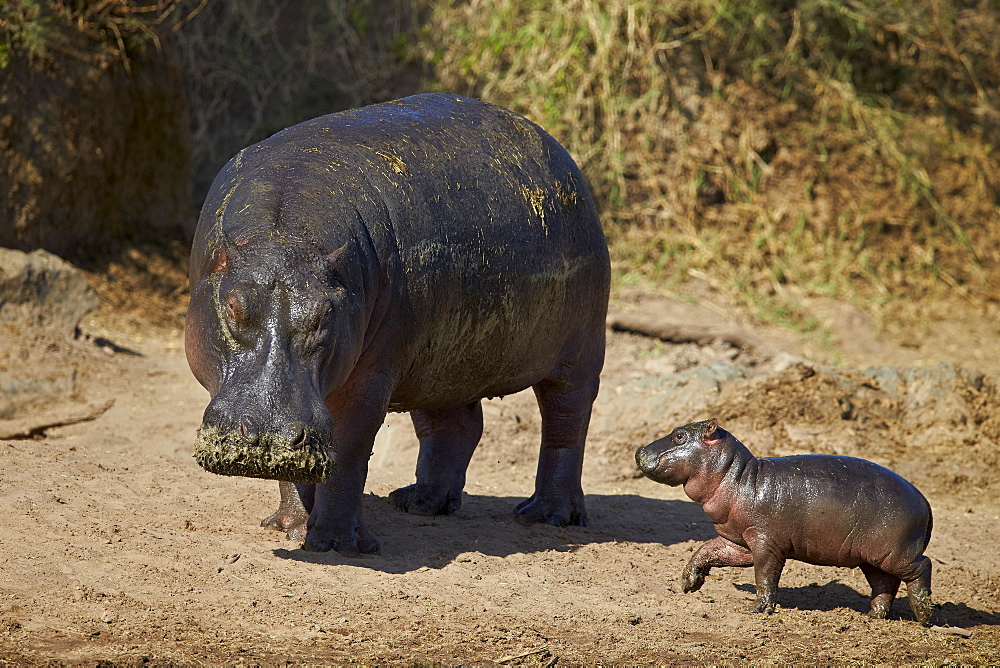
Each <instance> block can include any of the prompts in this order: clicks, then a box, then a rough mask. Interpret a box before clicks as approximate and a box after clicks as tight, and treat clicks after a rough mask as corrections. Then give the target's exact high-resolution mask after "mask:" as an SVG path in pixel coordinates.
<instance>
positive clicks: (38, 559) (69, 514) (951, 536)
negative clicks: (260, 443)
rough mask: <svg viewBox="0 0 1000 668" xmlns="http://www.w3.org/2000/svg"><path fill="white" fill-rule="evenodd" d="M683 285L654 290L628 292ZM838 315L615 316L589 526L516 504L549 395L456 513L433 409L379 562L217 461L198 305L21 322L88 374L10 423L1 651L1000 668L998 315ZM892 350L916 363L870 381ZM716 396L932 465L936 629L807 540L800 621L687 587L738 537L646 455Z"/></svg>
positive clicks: (724, 590) (795, 586) (7, 364)
mask: <svg viewBox="0 0 1000 668" xmlns="http://www.w3.org/2000/svg"><path fill="white" fill-rule="evenodd" d="M658 303H659V302H658V301H657V300H656V299H645V298H644V297H642V296H635V295H632V296H627V295H626V296H624V297H620V298H619V299H618V300H617V302H616V307H618V308H622V309H646V310H655V309H656V308H658V307H657V304H658ZM704 303H707V302H704ZM710 310H711V309H710ZM722 310H723V311H724V309H722ZM719 311H720V309H715V310H714V311H712V312H713V313H715V314H716V315H715V316H714V317H719V315H718V312H719ZM816 312H817V313H820V314H827V316H828V322H829V324H830V331H831V332H832V335H833V337H834V339H835V340H834V342H833V344H832V345H831V346H827V347H821V348H820V349H817V348H816V344H815V342H810V341H805V340H799V339H797V338H795V337H793V336H791V335H788V334H780V333H774V332H753V334H754V335H755V336H759V337H761V338H760V342H761V343H760V345H759V346H756V347H744V348H736V347H733V346H732V345H728V344H726V343H724V342H720V341H716V342H714V343H708V344H704V345H698V344H695V343H678V344H672V343H664V342H662V341H658V340H655V339H651V338H647V337H643V336H639V335H636V334H631V333H622V332H612V333H611V335H610V338H609V347H608V359H607V365H606V370H605V374H604V377H603V385H602V391H601V395H600V397H599V399H598V402H597V404H596V407H595V412H594V418H593V421H592V426H591V437H590V440H589V444H588V456H587V461H586V465H585V470H584V490H585V492H586V494H587V499H586V500H587V508H588V511H589V518H590V525H589V526H588V527H586V528H578V527H571V528H564V529H558V528H554V527H549V526H531V527H524V526H521V525H519V524H518V523H516V522H515V521H514V519H513V516H512V513H511V511H512V508H513V507H514V505H515V504H516V503H517V502H518V501H520V500H521V499H523V498H526V497H527V496H528V495H529V494H530V492H531V490H532V484H533V478H534V472H535V465H536V457H537V447H538V446H537V442H538V429H539V424H538V416H537V410H536V408H535V406H534V399H533V397H532V395H531V393H530V392H523V393H520V394H518V395H514V396H510V397H507V398H504V399H503V400H499V399H498V400H492V401H489V402H486V408H485V413H486V432H485V434H484V437H483V440H482V443H481V445H480V446H479V449H478V451H477V453H476V455H475V457H474V458H473V462H472V465H471V469H470V472H469V483H468V486H467V488H466V495H465V497H464V500H463V505H462V507H461V509H460V510H459V511H458V512H457V513H455V514H454V515H452V516H447V517H438V518H426V517H417V516H411V515H406V514H403V513H401V512H399V511H397V510H396V509H395V508H394V507H392V506H391V505H390V504H389V502H388V501H387V495H388V494H389V492H390V491H392V490H393V489H395V488H396V487H399V486H402V485H405V484H409V483H410V482H412V477H413V469H414V465H415V460H416V441H415V439H414V437H413V436H412V434H411V432H410V428H409V420H408V418H407V417H406V416H401V415H394V416H390V419H389V420H388V421H387V424H386V427H385V428H384V429H383V431H382V432H381V433H380V435H379V438H378V441H377V442H376V447H375V452H374V455H373V460H372V466H371V473H370V475H369V479H368V486H367V491H368V495H367V496H366V498H365V500H364V503H363V508H364V513H365V515H366V518H367V523H368V526H369V528H370V529H371V530H372V532H373V533H374V534H375V536H376V537H377V538H378V539H379V541H380V542H381V545H382V553H381V555H379V556H366V557H360V558H354V559H349V558H344V557H341V556H339V555H337V554H335V553H328V554H315V553H309V552H304V551H303V550H301V549H300V546H299V544H298V543H296V542H293V541H289V540H286V539H285V537H284V536H283V535H282V534H280V533H278V532H275V531H273V530H269V529H264V528H261V527H260V526H259V521H260V520H261V519H262V518H264V517H265V516H267V515H269V514H270V513H271V512H273V510H274V509H275V507H276V504H277V484H276V483H274V482H271V481H263V480H251V479H242V478H226V477H220V476H215V475H212V474H209V473H206V472H204V471H203V470H201V469H200V468H199V467H198V466H197V464H196V463H195V462H194V460H193V459H192V457H191V454H192V449H193V439H194V432H195V429H196V427H197V426H198V424H199V421H200V417H201V413H202V411H203V410H204V408H205V405H206V403H207V399H208V395H207V393H206V392H205V391H204V390H203V389H202V388H201V387H200V386H199V385H198V384H197V383H196V382H195V380H194V378H193V377H192V376H191V374H190V372H189V371H188V368H187V363H186V361H185V358H184V354H183V348H182V345H183V342H182V337H181V333H180V330H179V329H178V328H177V327H176V326H174V327H171V326H169V325H163V323H162V322H161V323H160V324H159V325H157V326H154V325H151V324H149V323H148V322H144V321H142V320H141V319H137V318H136V317H135V316H127V317H126V316H122V315H120V314H115V313H113V312H109V311H108V310H104V311H99V312H98V313H97V314H95V315H93V316H89V317H88V318H87V319H86V320H85V322H84V323H83V325H82V329H83V331H84V333H85V334H86V336H84V337H82V338H80V339H77V340H75V341H63V340H45V339H41V340H38V339H34V338H31V337H32V336H34V335H29V334H26V333H25V332H15V333H11V332H8V336H7V338H6V339H4V341H5V345H6V346H7V350H6V352H5V354H4V355H3V356H2V362H3V367H4V369H5V370H6V372H8V373H17V372H18V371H23V372H24V373H29V374H30V373H32V372H34V373H35V375H38V374H41V375H42V376H45V369H49V370H51V372H52V373H51V374H50V376H52V374H55V375H54V376H52V377H50V378H49V381H51V382H52V383H54V384H56V385H54V386H57V385H58V382H61V381H60V378H63V379H64V380H65V382H66V383H68V384H69V387H70V390H68V391H67V392H66V393H65V396H66V399H65V401H61V402H57V403H56V404H51V405H40V406H35V407H34V408H33V409H32V410H29V411H23V410H22V411H21V412H20V413H19V415H20V416H21V417H20V418H11V419H8V420H6V421H3V420H0V433H6V434H7V435H8V436H16V435H18V433H20V434H22V435H29V436H30V437H27V438H23V437H19V438H9V439H7V440H0V458H2V459H0V479H2V484H0V554H2V557H3V558H2V560H0V663H2V664H7V663H10V664H46V663H59V664H100V665H133V664H143V663H154V664H167V663H179V664H194V665H197V664H278V663H286V662H287V663H293V664H326V663H357V664H409V665H431V664H444V665H454V664H480V665H496V664H504V665H537V666H541V665H553V664H555V663H559V664H607V663H633V664H635V663H659V664H663V663H710V664H734V665H735V664H745V663H748V662H753V661H759V662H796V663H807V664H815V663H832V662H838V663H840V662H850V663H874V662H878V663H884V662H888V663H919V664H925V665H943V664H958V663H963V664H991V663H992V664H995V663H997V662H1000V591H998V587H1000V556H998V554H997V550H996V548H995V543H996V541H995V538H994V537H995V532H996V527H997V522H998V520H1000V498H998V496H997V490H998V489H1000V476H998V471H1000V464H998V462H997V454H996V449H997V441H998V438H997V431H998V430H997V423H996V420H997V418H996V417H994V415H997V414H1000V411H998V410H997V408H998V406H1000V401H998V399H997V393H996V391H995V386H994V385H993V381H992V379H993V378H995V377H996V375H995V374H996V372H997V368H996V366H995V365H996V364H997V360H996V359H995V351H996V350H997V349H998V347H997V346H998V343H1000V332H998V331H997V326H996V324H995V322H996V320H995V319H994V318H993V315H995V314H989V313H987V314H979V315H969V314H968V313H967V312H966V314H965V315H966V317H977V318H980V321H979V324H978V325H976V324H974V323H971V324H970V323H969V322H966V323H965V324H963V323H962V322H958V321H956V320H955V319H948V318H941V320H940V324H941V326H940V327H932V328H930V329H928V330H927V331H925V332H923V333H921V334H917V335H915V337H912V338H915V342H914V343H909V344H908V343H906V341H903V342H902V343H900V341H901V337H898V336H897V337H895V338H891V337H890V339H885V340H883V339H881V338H879V337H878V336H877V335H876V334H875V333H874V330H872V328H871V327H870V326H869V325H868V324H867V322H866V320H865V318H864V316H863V315H861V314H860V313H858V312H857V311H855V310H852V309H851V308H850V307H847V306H844V305H838V304H817V305H816ZM706 313H708V312H707V311H706ZM702 315H704V317H706V318H710V317H712V316H711V314H708V315H705V314H702ZM963 333H964V338H960V336H962V335H963ZM15 334H16V335H17V336H15ZM949 346H950V347H949ZM32 351H33V352H32ZM39 351H44V354H43V353H40V352H39ZM803 355H808V356H809V357H810V358H811V359H814V360H820V361H821V362H827V363H830V364H826V363H824V364H815V363H804V362H803V361H802V359H801V357H802V356H803ZM949 361H950V362H954V363H958V365H959V366H957V367H956V366H949V365H947V364H946V365H944V366H941V365H940V363H941V362H949ZM833 363H836V364H833ZM46 364H47V365H48V366H46ZM870 364H881V365H885V364H895V365H899V366H897V367H893V368H894V369H895V371H893V370H891V369H890V370H886V369H883V370H882V371H879V372H874V375H873V374H872V373H869V374H868V375H865V372H864V369H865V368H866V367H867V366H868V365H870ZM963 366H964V367H968V368H970V369H972V371H968V370H966V371H963V370H962V369H961V368H959V367H963ZM913 369H923V370H929V371H926V374H929V375H922V374H924V373H925V372H913V371H912V370H913ZM976 370H978V371H979V372H985V375H983V374H982V373H976V372H975V371H976ZM60 374H62V375H61V376H60ZM921 388H922V389H921ZM112 400H113V402H114V403H113V405H111V407H110V408H108V409H107V410H106V412H104V413H103V414H100V415H99V416H98V417H93V416H94V415H95V414H97V413H100V411H101V410H103V409H104V408H105V407H106V406H107V404H108V402H110V401H112ZM24 416H28V417H24ZM712 416H716V417H718V418H719V419H720V420H721V421H722V424H723V426H725V427H727V428H728V429H730V430H731V431H732V432H733V433H735V434H736V435H737V436H738V437H740V438H741V440H743V441H744V443H746V444H747V445H748V447H750V448H751V449H752V450H754V451H755V452H756V453H758V454H761V455H766V454H791V453H793V452H843V453H847V454H856V455H860V456H866V457H868V458H871V459H874V460H876V461H879V462H881V463H884V464H888V465H890V466H893V467H894V468H896V469H897V470H899V471H900V472H902V473H904V475H906V476H907V477H909V478H910V479H911V480H912V481H913V482H914V483H916V484H917V485H918V486H919V487H921V489H922V490H923V491H924V492H925V494H926V495H927V496H928V498H929V500H930V502H931V504H932V506H933V509H934V517H935V521H934V536H933V538H932V540H931V543H930V546H929V548H928V550H927V554H928V556H930V558H931V559H932V560H933V565H934V583H933V597H934V600H935V602H936V604H937V610H936V612H935V617H934V624H935V627H934V628H924V627H921V626H920V625H918V624H917V623H916V622H915V621H913V616H912V613H911V612H910V610H909V607H908V605H907V603H906V600H905V597H900V598H898V599H897V600H896V603H895V605H894V607H893V614H892V618H891V619H888V620H870V619H868V618H867V616H866V615H865V612H866V610H867V604H868V601H867V596H868V590H867V585H866V583H865V581H864V578H863V576H862V575H861V573H860V572H859V571H857V570H852V569H843V568H833V567H818V566H811V565H808V564H803V563H799V562H789V563H788V565H787V567H786V569H785V571H784V575H783V577H782V580H781V589H780V592H779V602H780V605H779V609H778V611H777V613H776V614H774V615H772V616H761V615H757V614H753V613H750V612H749V608H750V606H751V604H752V601H753V596H754V594H753V574H752V571H751V570H750V569H737V568H729V569H716V570H715V571H713V573H712V574H711V576H710V577H709V578H708V580H707V581H706V584H705V586H704V587H703V588H702V590H701V591H699V592H697V593H692V594H683V593H682V592H681V589H680V585H679V576H680V572H681V568H682V567H683V566H684V564H685V563H686V561H687V559H689V558H690V556H691V553H692V551H693V550H694V549H695V548H696V546H697V545H699V544H700V543H701V542H702V541H704V540H707V539H709V538H711V537H712V536H713V535H714V531H713V529H712V526H711V524H710V523H708V522H707V521H706V519H705V517H704V515H703V514H702V511H701V509H700V507H699V506H697V505H696V504H694V503H692V502H690V501H689V500H688V499H687V498H686V497H685V496H684V494H683V492H682V491H681V490H679V489H676V488H669V487H666V486H664V485H658V484H656V483H653V482H652V481H650V480H647V479H644V478H642V477H638V474H637V471H636V468H635V465H634V462H633V459H632V456H633V454H632V453H633V452H634V450H635V448H636V447H638V446H641V445H644V444H645V443H647V442H648V441H649V440H651V439H653V438H656V437H658V436H660V435H662V434H664V433H665V432H666V431H668V430H669V429H670V428H671V427H673V426H676V425H677V424H682V423H685V422H690V421H693V420H700V419H707V418H708V417H712ZM8 417H9V416H8ZM82 417H89V418H92V419H86V420H83V421H80V422H76V423H74V424H67V425H64V426H57V427H46V426H45V425H46V424H51V423H54V422H69V421H72V419H73V418H82ZM18 419H20V422H18Z"/></svg>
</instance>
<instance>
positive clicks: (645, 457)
mask: <svg viewBox="0 0 1000 668" xmlns="http://www.w3.org/2000/svg"><path fill="white" fill-rule="evenodd" d="M635 463H636V464H638V465H639V468H640V469H641V470H642V471H643V473H650V472H651V471H655V470H656V469H657V468H658V467H659V466H660V457H659V456H658V455H657V453H656V452H651V451H650V450H649V449H648V448H639V449H638V450H636V451H635Z"/></svg>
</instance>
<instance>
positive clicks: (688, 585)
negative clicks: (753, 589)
mask: <svg viewBox="0 0 1000 668" xmlns="http://www.w3.org/2000/svg"><path fill="white" fill-rule="evenodd" d="M713 566H753V555H752V554H751V553H750V550H748V549H746V548H745V547H743V546H742V545H737V544H736V543H734V542H733V541H731V540H728V539H726V538H723V537H722V536H716V537H715V538H713V539H712V540H710V541H706V542H704V543H702V545H701V547H699V548H698V550H697V551H696V552H695V553H694V556H692V557H691V561H689V562H688V565H687V566H685V567H684V571H683V573H682V574H681V586H682V587H683V589H684V593H685V594H686V593H688V592H692V591H698V590H699V589H701V585H703V584H704V583H705V576H706V575H708V573H709V571H711V570H712V567H713Z"/></svg>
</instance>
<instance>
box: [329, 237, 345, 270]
mask: <svg viewBox="0 0 1000 668" xmlns="http://www.w3.org/2000/svg"><path fill="white" fill-rule="evenodd" d="M345 255H347V242H346V241H345V242H344V245H343V246H341V247H340V248H338V249H337V250H335V251H331V252H330V253H328V254H327V256H326V257H325V258H324V259H325V260H326V266H328V267H333V268H336V267H338V266H339V265H340V263H341V261H343V259H344V256H345Z"/></svg>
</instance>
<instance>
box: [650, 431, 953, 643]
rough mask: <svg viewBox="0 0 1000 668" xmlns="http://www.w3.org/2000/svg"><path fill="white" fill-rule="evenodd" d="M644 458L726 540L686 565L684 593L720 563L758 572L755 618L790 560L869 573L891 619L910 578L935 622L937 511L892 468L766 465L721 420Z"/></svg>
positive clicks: (770, 606) (653, 448) (656, 446)
mask: <svg viewBox="0 0 1000 668" xmlns="http://www.w3.org/2000/svg"><path fill="white" fill-rule="evenodd" d="M635 459H636V462H637V463H638V464H639V468H640V469H642V471H643V473H645V474H646V475H647V476H648V477H649V478H651V479H653V480H655V481H657V482H662V483H664V484H667V485H683V486H684V492H685V494H687V495H688V496H689V497H690V498H691V499H692V500H693V501H696V502H698V503H700V504H702V508H703V509H704V511H705V514H707V515H708V518H709V519H710V520H712V522H713V523H714V524H715V529H716V531H718V533H719V535H718V536H717V537H716V538H713V539H712V540H710V541H708V542H706V543H704V544H702V546H701V547H700V548H698V551H697V552H695V553H694V556H692V557H691V561H690V562H688V565H687V566H686V567H685V569H684V573H683V577H682V586H683V588H684V591H685V592H690V591H697V590H698V589H700V588H701V585H702V584H703V583H704V581H705V576H706V575H708V572H709V571H710V570H711V568H712V567H713V566H753V567H754V577H755V580H756V583H757V605H756V611H757V612H764V613H768V614H770V613H773V612H774V606H775V602H776V597H777V591H778V579H779V578H780V577H781V571H782V569H783V568H784V566H785V560H786V559H797V560H799V561H805V562H808V563H811V564H820V565H825V566H846V567H851V568H853V567H855V566H860V567H861V572H862V573H864V575H865V578H866V579H867V580H868V584H870V585H871V588H872V598H871V608H870V611H869V615H870V616H871V617H874V618H879V619H884V618H885V617H886V615H887V614H888V612H889V608H890V606H891V605H892V600H893V598H895V596H896V591H897V590H898V589H899V584H900V582H901V581H902V582H906V588H907V593H908V594H909V599H910V607H911V608H913V613H914V614H915V615H916V617H917V620H918V621H920V622H921V623H924V624H926V623H927V622H928V621H929V619H930V616H931V611H932V608H933V606H932V604H931V561H930V559H928V558H927V557H926V556H924V554H923V552H924V550H925V549H926V548H927V544H928V542H930V539H931V526H932V518H931V507H930V504H928V503H927V499H926V498H924V495H923V494H921V493H920V491H919V490H918V489H917V488H916V487H914V486H913V485H912V484H911V483H910V482H908V481H906V480H904V479H903V478H902V477H901V476H899V475H898V474H896V473H894V472H892V471H890V470H889V469H887V468H884V467H882V466H879V465H878V464H875V463H873V462H869V461H866V460H864V459H857V458H854V457H840V456H835V455H797V456H794V457H765V458H762V459H757V458H756V457H754V456H753V455H752V454H751V453H750V451H749V450H748V449H747V448H746V446H744V445H743V444H742V443H740V442H739V441H738V440H736V437H734V436H733V435H732V434H730V433H729V432H727V431H726V430H724V429H722V428H721V427H719V424H718V422H717V421H716V420H708V421H706V422H695V423H692V424H688V425H684V426H683V427H677V428H676V429H674V430H673V431H671V432H670V434H669V435H667V436H666V437H665V438H661V439H660V440H658V441H654V442H653V443H650V444H649V445H646V446H644V447H641V448H639V449H638V450H637V451H636V453H635Z"/></svg>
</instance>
